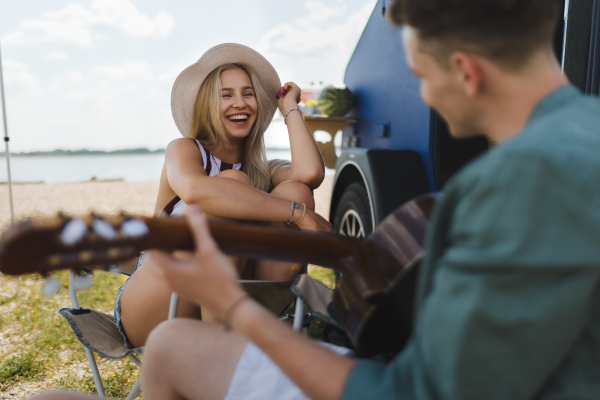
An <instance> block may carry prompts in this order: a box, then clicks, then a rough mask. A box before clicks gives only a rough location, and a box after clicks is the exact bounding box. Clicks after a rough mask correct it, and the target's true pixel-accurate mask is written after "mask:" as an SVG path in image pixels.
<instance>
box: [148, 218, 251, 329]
mask: <svg viewBox="0 0 600 400" xmlns="http://www.w3.org/2000/svg"><path fill="white" fill-rule="evenodd" d="M186 219H187V221H188V224H189V226H190V229H191V230H192V233H193V235H194V239H195V242H196V249H197V251H196V253H195V254H194V256H193V257H191V258H189V259H186V260H177V259H175V258H173V257H172V256H171V255H169V254H167V253H164V252H160V251H152V254H153V257H155V259H156V260H157V265H158V268H159V269H160V270H161V271H162V274H163V276H164V278H165V280H166V281H167V282H168V283H169V286H171V288H172V289H173V291H175V292H177V293H178V294H180V295H181V296H184V297H186V298H188V299H189V300H191V301H193V302H195V303H196V304H201V305H202V307H206V308H207V309H208V310H209V311H210V312H211V313H213V315H215V316H217V317H220V318H222V317H223V315H224V314H225V312H226V311H227V310H228V309H229V307H230V306H231V305H232V304H233V303H234V302H235V301H236V300H237V299H239V298H240V297H241V296H243V295H244V294H245V292H244V290H243V289H242V288H241V286H240V285H239V284H238V275H237V271H236V269H235V267H234V266H233V264H232V263H231V261H229V259H228V258H227V257H226V256H225V254H223V253H222V252H221V250H220V249H219V247H218V245H217V243H216V242H215V240H214V239H213V237H212V235H211V234H210V231H209V228H208V223H207V218H206V214H204V213H203V212H202V211H200V209H198V208H196V207H193V206H191V207H189V209H188V213H187V214H186Z"/></svg>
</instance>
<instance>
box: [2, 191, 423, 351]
mask: <svg viewBox="0 0 600 400" xmlns="http://www.w3.org/2000/svg"><path fill="white" fill-rule="evenodd" d="M434 202H435V200H434V198H433V197H432V196H423V197H420V198H417V199H415V200H413V201H411V202H409V203H407V204H405V205H404V206H402V207H400V208H399V209H398V210H397V211H396V212H394V213H393V214H392V215H390V216H389V217H387V218H386V219H385V220H384V221H383V222H382V223H381V224H380V225H379V227H378V228H377V229H376V230H375V232H374V233H373V235H371V237H370V238H368V239H356V238H347V237H342V236H338V235H335V234H329V233H320V232H308V231H300V230H292V229H283V228H277V227H266V226H258V225H251V224H245V223H236V222H230V221H223V220H216V219H213V220H210V221H209V226H210V231H211V233H212V235H213V236H214V238H215V240H216V241H217V243H218V244H219V246H220V248H221V250H223V252H225V253H226V254H229V255H234V256H240V257H250V258H264V259H271V260H279V261H287V262H298V263H310V264H315V265H320V266H324V267H330V268H333V269H335V270H336V271H339V272H340V273H341V277H340V279H339V280H338V282H337V284H336V289H335V295H334V297H335V301H334V304H333V305H332V307H333V308H332V310H331V314H334V315H336V316H337V318H339V320H340V321H341V323H342V324H343V325H344V327H345V329H346V332H347V334H348V336H349V337H350V339H351V341H352V343H353V345H354V346H355V348H356V349H357V351H358V352H359V354H361V355H364V356H371V355H376V354H379V355H384V356H389V355H392V354H395V353H396V352H398V351H399V350H400V349H401V348H402V347H403V346H404V343H405V341H406V340H407V339H408V337H409V335H410V331H411V324H412V306H413V297H414V280H415V276H416V268H415V266H416V264H417V263H418V260H419V259H420V257H421V255H422V253H423V241H424V237H425V230H426V227H427V223H428V221H429V216H430V213H431V209H432V208H433V205H434ZM148 249H159V250H164V251H174V250H188V251H193V250H194V240H193V237H192V233H191V231H190V229H189V227H188V225H187V223H186V221H185V219H183V218H151V217H136V216H130V215H126V214H121V215H117V216H100V215H96V214H91V215H89V216H86V217H78V218H72V217H68V216H65V215H63V214H59V215H58V216H56V217H48V218H35V219H28V220H24V221H21V222H18V223H16V224H14V225H12V226H10V227H9V228H8V229H7V230H6V231H5V232H4V234H3V235H2V238H1V240H0V271H1V272H2V273H4V274H8V275H23V274H27V273H39V274H42V275H46V274H47V273H48V272H49V271H52V270H58V269H73V270H79V269H83V268H96V269H104V270H106V269H107V268H108V267H107V265H109V264H113V263H117V262H120V261H125V260H128V259H131V258H133V257H135V256H137V255H138V254H139V253H140V252H142V251H144V250H148Z"/></svg>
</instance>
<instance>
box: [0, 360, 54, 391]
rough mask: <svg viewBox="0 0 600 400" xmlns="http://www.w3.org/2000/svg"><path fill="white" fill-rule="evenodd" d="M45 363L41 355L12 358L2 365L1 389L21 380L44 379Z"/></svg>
mask: <svg viewBox="0 0 600 400" xmlns="http://www.w3.org/2000/svg"><path fill="white" fill-rule="evenodd" d="M44 377H45V373H44V363H43V361H42V360H41V359H40V358H39V354H35V353H22V354H18V355H16V356H12V357H10V358H8V359H6V360H4V361H3V362H2V365H0V388H1V389H4V388H5V387H8V385H10V384H11V383H14V382H18V381H21V380H32V379H40V378H44Z"/></svg>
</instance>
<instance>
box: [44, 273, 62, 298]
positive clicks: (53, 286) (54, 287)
mask: <svg viewBox="0 0 600 400" xmlns="http://www.w3.org/2000/svg"><path fill="white" fill-rule="evenodd" d="M59 290H60V279H58V278H57V277H56V276H51V277H49V278H47V279H46V281H45V282H44V285H43V286H42V293H44V296H46V297H51V296H54V295H55V294H57V293H58V291H59Z"/></svg>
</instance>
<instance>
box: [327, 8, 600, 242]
mask: <svg viewBox="0 0 600 400" xmlns="http://www.w3.org/2000/svg"><path fill="white" fill-rule="evenodd" d="M390 3H391V0H379V1H378V2H377V5H376V6H375V9H374V11H373V13H372V15H371V17H370V19H369V21H368V23H367V25H366V27H365V29H364V32H363V34H362V36H361V38H360V40H359V41H358V44H357V45H356V49H355V51H354V54H353V55H352V57H351V59H350V61H349V63H348V66H347V68H346V74H345V78H344V80H345V83H346V85H347V86H348V88H349V89H350V90H351V91H352V92H353V93H354V94H355V95H356V101H357V104H356V106H355V108H354V109H353V111H352V113H351V114H350V115H349V116H348V118H346V119H345V122H346V123H345V124H343V125H346V127H345V128H344V129H343V130H342V135H343V140H342V150H341V154H340V156H339V157H338V158H337V161H335V160H334V161H333V163H335V169H336V174H335V178H334V186H333V193H332V197H331V207H330V215H329V218H330V221H331V222H332V223H333V224H334V227H335V230H336V232H339V233H340V234H342V235H346V236H353V237H364V236H368V235H369V234H370V233H371V232H372V231H373V228H374V227H375V226H377V225H378V224H379V222H380V221H382V220H383V218H385V216H387V215H388V214H389V213H390V212H392V211H393V210H394V209H396V208H397V207H398V206H399V205H401V204H402V203H404V202H406V201H407V200H409V199H411V198H413V197H415V196H418V195H420V194H424V193H427V192H434V191H439V190H441V189H443V187H444V184H445V183H446V182H447V181H448V179H449V178H450V177H451V176H452V175H453V174H454V173H455V172H456V171H457V170H458V169H460V168H461V167H462V166H463V165H464V164H465V163H467V162H468V161H470V160H471V159H472V158H473V157H476V156H477V155H478V154H480V153H482V152H484V151H486V150H487V148H488V143H487V141H486V139H483V138H475V139H468V140H456V139H454V138H452V137H451V136H450V134H449V132H448V128H447V126H446V124H445V122H444V121H443V119H442V118H440V117H439V115H437V113H436V112H435V111H433V110H432V109H431V108H429V107H428V106H427V105H425V104H424V103H423V101H422V100H421V97H420V95H419V83H418V81H417V79H416V78H415V77H414V75H413V74H412V73H411V71H410V70H409V69H408V68H407V66H406V63H405V60H404V53H403V51H402V46H401V38H400V35H399V33H398V28H396V27H394V26H392V25H391V24H390V23H389V22H388V21H387V19H386V16H385V11H386V8H387V7H388V6H389V5H390ZM555 43H556V46H555V49H556V54H557V57H558V58H559V59H561V60H562V64H563V68H564V71H565V73H566V74H567V76H569V78H570V80H571V81H572V82H573V83H574V84H575V85H576V86H578V87H579V88H580V89H581V90H583V91H584V92H587V93H588V94H594V95H598V88H599V76H600V0H570V1H569V0H566V1H565V18H564V20H563V19H562V18H561V21H560V24H559V26H558V29H557V32H556V40H555ZM338 122H339V121H338ZM343 125H342V126H343ZM334 157H335V156H334Z"/></svg>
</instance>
